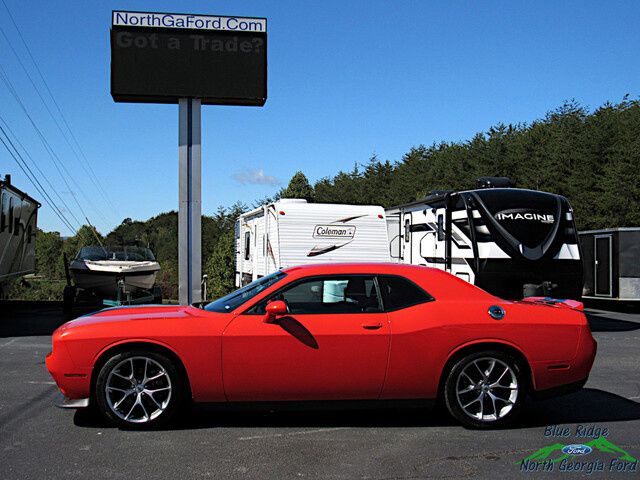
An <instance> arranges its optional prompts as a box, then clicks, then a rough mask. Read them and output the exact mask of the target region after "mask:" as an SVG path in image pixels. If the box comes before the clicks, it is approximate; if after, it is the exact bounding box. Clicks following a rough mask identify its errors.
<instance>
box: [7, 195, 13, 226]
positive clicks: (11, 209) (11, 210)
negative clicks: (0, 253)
mask: <svg viewBox="0 0 640 480" xmlns="http://www.w3.org/2000/svg"><path fill="white" fill-rule="evenodd" d="M8 213H9V233H13V197H9V212H8Z"/></svg>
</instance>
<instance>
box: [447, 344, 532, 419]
mask: <svg viewBox="0 0 640 480" xmlns="http://www.w3.org/2000/svg"><path fill="white" fill-rule="evenodd" d="M526 389H527V383H526V376H525V374H524V372H523V367H522V366H521V365H520V363H519V362H518V360H517V359H516V358H514V357H513V356H512V355H509V354H508V353H505V352H501V351H483V352H476V353H472V354H470V355H467V356H465V357H463V358H461V359H459V360H458V361H457V362H456V363H455V364H454V365H453V367H452V368H451V370H450V371H449V374H448V376H447V379H446V382H445V386H444V399H445V404H446V406H447V409H448V410H449V412H450V413H451V415H452V416H453V417H455V418H456V419H457V420H458V421H460V423H462V424H463V425H464V426H466V427H471V428H497V427H504V426H506V425H508V424H510V423H511V422H513V421H514V420H515V419H516V417H517V416H518V414H519V412H520V410H521V408H522V404H523V403H524V399H525V396H526Z"/></svg>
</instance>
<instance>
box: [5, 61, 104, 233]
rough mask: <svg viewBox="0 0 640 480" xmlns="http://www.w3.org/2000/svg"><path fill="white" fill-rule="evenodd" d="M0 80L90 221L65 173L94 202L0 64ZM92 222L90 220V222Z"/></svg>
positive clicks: (79, 207)
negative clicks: (62, 158)
mask: <svg viewBox="0 0 640 480" xmlns="http://www.w3.org/2000/svg"><path fill="white" fill-rule="evenodd" d="M0 80H2V81H3V83H4V84H5V86H6V87H7V89H8V90H9V92H10V93H11V95H12V96H13V98H14V100H15V101H16V102H18V105H20V108H21V109H22V111H23V113H24V114H25V115H26V116H27V118H28V119H29V122H30V123H31V125H32V126H33V128H34V130H35V131H36V133H37V134H38V137H39V138H40V141H41V142H42V144H43V145H44V147H45V150H46V151H47V153H48V154H49V156H50V157H51V159H52V161H53V164H54V167H55V168H56V170H57V171H58V174H59V175H60V178H61V179H62V181H63V182H64V184H65V185H66V187H67V189H68V191H69V193H70V194H71V197H72V198H73V200H74V201H75V203H76V205H77V206H78V209H79V210H80V212H81V213H82V216H83V217H84V218H85V219H87V221H89V219H88V217H89V216H88V215H87V213H86V212H85V210H84V208H82V205H81V204H80V202H79V201H78V198H77V197H76V195H75V194H74V192H73V189H72V188H71V186H70V185H69V182H68V181H67V179H66V178H65V173H66V175H67V176H68V177H69V178H70V179H71V181H72V182H73V183H74V184H75V186H76V187H77V189H78V191H79V192H80V193H82V195H83V196H84V197H85V199H87V200H88V201H89V203H92V202H91V201H90V200H89V199H88V198H87V196H86V194H85V193H84V191H83V190H82V188H81V187H80V185H78V183H77V182H76V181H75V179H74V178H73V176H72V175H71V174H70V173H69V170H67V167H66V166H65V165H64V163H63V162H62V161H61V160H60V158H59V157H58V155H57V154H56V153H55V151H54V150H53V148H52V147H51V145H50V144H49V142H48V141H47V139H46V137H45V136H44V134H43V133H42V131H41V130H40V128H39V127H38V125H37V124H36V122H35V121H34V120H33V117H32V116H31V114H30V113H29V111H28V110H27V107H26V106H25V105H24V103H23V102H22V100H21V99H20V96H19V95H18V93H17V92H16V90H15V88H14V87H13V84H12V83H11V81H10V80H9V78H8V77H7V75H6V72H5V71H4V69H3V68H2V66H0ZM62 170H64V172H65V173H63V172H62ZM89 223H90V222H89Z"/></svg>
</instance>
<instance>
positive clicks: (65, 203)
mask: <svg viewBox="0 0 640 480" xmlns="http://www.w3.org/2000/svg"><path fill="white" fill-rule="evenodd" d="M0 123H2V124H3V125H4V126H5V128H6V130H7V131H8V132H9V134H11V137H12V138H13V141H11V139H10V138H9V135H7V133H6V132H4V134H5V136H6V137H7V139H8V140H9V142H10V143H11V145H12V146H13V148H14V149H15V150H16V152H17V153H18V149H17V148H16V146H15V144H14V142H15V143H17V144H18V146H20V148H22V151H23V152H24V154H25V155H26V157H27V158H28V159H29V160H30V161H31V164H32V165H33V167H34V168H35V169H36V170H37V171H38V173H39V174H40V175H41V178H43V179H44V181H45V182H46V183H47V185H48V186H49V188H50V189H51V191H52V192H53V193H54V194H55V195H56V197H58V199H59V200H60V202H61V203H62V205H63V206H64V207H65V209H66V211H67V212H69V215H71V216H72V217H73V219H74V220H75V222H76V224H77V225H78V226H80V225H81V222H80V220H78V218H77V217H76V216H75V214H74V213H73V211H72V210H71V208H70V207H69V205H67V202H66V201H65V200H64V198H62V196H61V195H60V194H59V193H58V191H57V190H56V189H55V187H54V186H53V185H52V184H51V181H50V180H49V177H48V176H47V175H45V174H44V172H43V171H42V170H41V169H40V167H39V166H38V162H36V161H35V160H34V159H33V157H32V156H31V155H30V154H29V152H28V151H27V149H26V148H25V146H24V145H23V144H22V142H21V141H20V140H19V139H18V137H17V136H16V134H15V133H14V132H13V130H11V127H10V126H9V124H8V123H7V121H6V120H5V119H4V118H3V117H2V115H0ZM0 128H2V127H0ZM18 154H19V153H18ZM19 155H20V154H19ZM20 158H21V159H22V160H23V161H24V163H25V164H26V163H27V162H26V161H25V160H24V157H23V156H22V155H20ZM29 170H31V169H29Z"/></svg>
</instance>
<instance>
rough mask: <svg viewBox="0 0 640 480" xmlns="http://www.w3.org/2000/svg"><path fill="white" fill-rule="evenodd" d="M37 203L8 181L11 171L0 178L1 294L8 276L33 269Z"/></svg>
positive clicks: (17, 275) (4, 290) (7, 283)
mask: <svg viewBox="0 0 640 480" xmlns="http://www.w3.org/2000/svg"><path fill="white" fill-rule="evenodd" d="M39 207H40V203H38V202H37V201H36V200H34V199H33V198H31V197H30V196H29V195H27V194H26V193H25V192H23V191H22V190H19V189H18V188H16V187H15V186H13V185H12V184H11V176H10V175H6V176H5V179H4V180H0V298H2V297H3V296H4V295H6V293H7V292H6V290H7V289H8V286H9V282H10V281H11V280H13V279H15V278H17V277H20V276H22V275H27V274H29V273H33V272H34V271H35V262H36V225H37V219H38V208H39Z"/></svg>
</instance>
